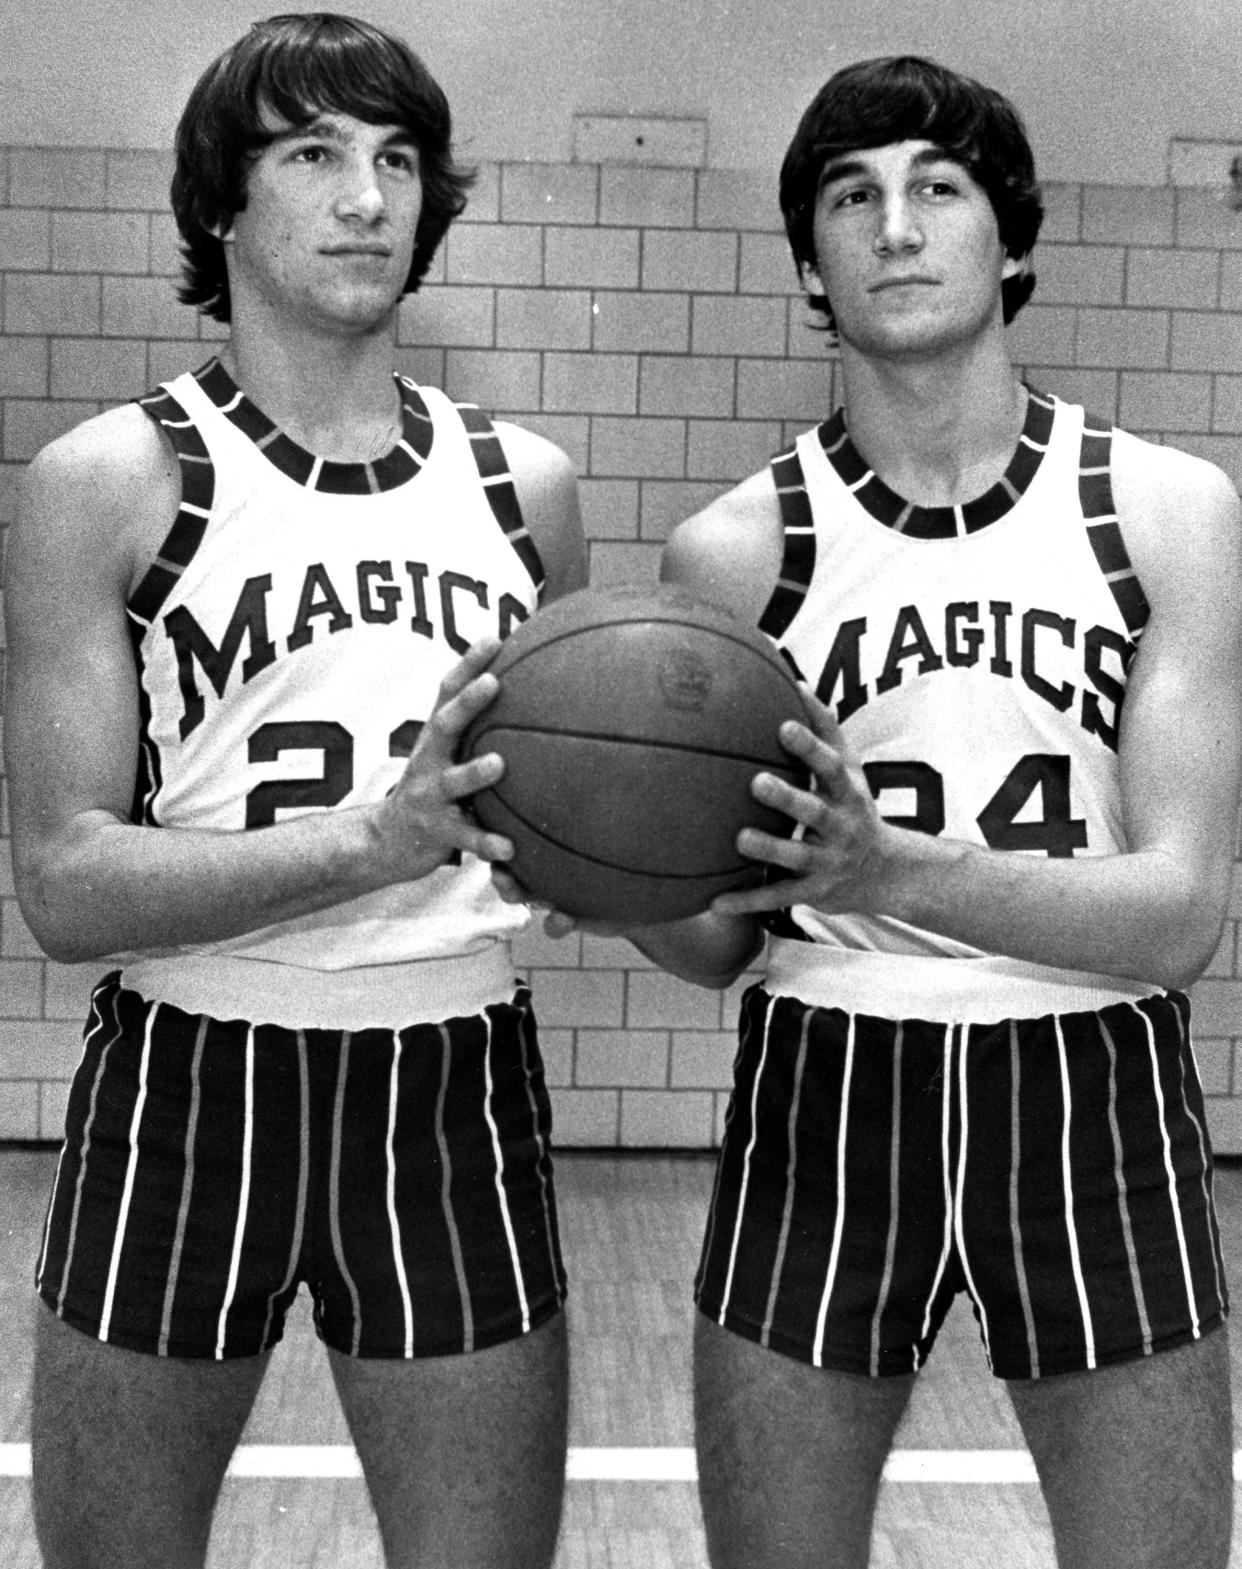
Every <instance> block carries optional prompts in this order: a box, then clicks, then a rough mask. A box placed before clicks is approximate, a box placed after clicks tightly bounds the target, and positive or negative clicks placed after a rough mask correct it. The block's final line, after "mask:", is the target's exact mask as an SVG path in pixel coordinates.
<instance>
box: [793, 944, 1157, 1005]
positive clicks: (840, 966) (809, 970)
mask: <svg viewBox="0 0 1242 1569" xmlns="http://www.w3.org/2000/svg"><path fill="white" fill-rule="evenodd" d="M763 984H764V985H765V986H766V988H767V989H768V991H770V992H776V993H779V994H781V995H783V996H786V997H797V998H799V999H800V1000H801V1001H802V1002H808V1003H811V1004H813V1005H814V1006H815V1007H818V1008H842V1009H844V1010H845V1012H847V1013H867V1014H871V1015H872V1016H873V1017H877V1018H881V1019H927V1020H930V1021H931V1022H933V1023H937V1024H967V1023H969V1024H994V1023H996V1022H998V1021H999V1020H1001V1019H1032V1018H1039V1017H1041V1016H1042V1015H1043V1014H1046V1013H1081V1012H1088V1011H1090V1012H1097V1011H1098V1010H1099V1009H1101V1008H1107V1007H1108V1006H1110V1004H1112V1003H1115V1002H1138V1001H1140V1000H1141V999H1142V998H1144V997H1150V996H1152V995H1153V994H1154V993H1158V992H1160V991H1162V989H1163V988H1161V987H1159V986H1145V985H1143V984H1142V983H1141V982H1139V981H1128V980H1121V979H1118V978H1117V977H1116V976H1111V975H1092V974H1088V973H1087V972H1086V971H1084V970H1056V969H1051V968H1049V967H1047V966H1045V965H1039V964H1025V963H1023V962H1022V961H1021V960H1020V959H1008V958H1004V957H1002V956H999V955H991V954H989V955H985V956H983V957H981V958H977V959H947V958H936V957H931V956H925V955H922V954H895V953H878V952H875V951H874V950H871V949H857V948H836V947H830V946H829V945H827V944H824V943H804V942H791V941H787V940H777V941H776V942H774V943H773V944H772V949H771V953H770V956H769V958H768V966H767V973H766V975H765V977H764V983H763Z"/></svg>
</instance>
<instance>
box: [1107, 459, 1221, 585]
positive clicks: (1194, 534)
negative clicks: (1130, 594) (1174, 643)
mask: <svg viewBox="0 0 1242 1569" xmlns="http://www.w3.org/2000/svg"><path fill="white" fill-rule="evenodd" d="M1111 476H1112V486H1113V501H1114V504H1115V506H1116V509H1117V517H1118V520H1119V521H1120V523H1121V528H1122V534H1123V536H1124V538H1125V541H1126V545H1127V549H1128V550H1129V552H1130V556H1131V559H1132V561H1133V563H1134V566H1135V569H1136V570H1137V572H1138V574H1139V578H1140V580H1141V581H1142V582H1143V583H1144V586H1145V587H1148V588H1149V592H1150V587H1151V586H1153V585H1154V586H1156V587H1157V588H1159V587H1160V586H1161V585H1162V583H1163V581H1164V580H1165V579H1169V580H1172V581H1174V582H1178V581H1180V582H1186V583H1188V584H1189V582H1190V580H1191V579H1194V578H1199V577H1200V576H1201V575H1204V574H1208V575H1210V574H1211V573H1213V572H1220V573H1223V574H1225V575H1226V576H1227V577H1229V578H1230V579H1231V580H1232V579H1234V578H1235V577H1236V576H1237V575H1238V574H1239V573H1242V503H1240V502H1239V499H1238V492H1237V490H1236V489H1235V488H1234V485H1233V483H1232V481H1231V480H1230V479H1229V477H1228V475H1227V474H1225V473H1224V472H1223V471H1222V470H1221V469H1219V468H1217V466H1216V465H1215V464H1214V463H1209V462H1207V461H1206V460H1205V459H1203V458H1200V457H1196V456H1195V455H1194V454H1193V453H1190V452H1183V451H1181V450H1180V449H1179V448H1176V447H1165V446H1161V445H1158V444H1157V443H1155V442H1151V441H1145V440H1143V439H1142V438H1141V437H1138V436H1132V435H1130V434H1129V432H1127V431H1123V430H1118V431H1115V432H1114V435H1113V449H1112V465H1111Z"/></svg>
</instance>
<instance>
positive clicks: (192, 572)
mask: <svg viewBox="0 0 1242 1569" xmlns="http://www.w3.org/2000/svg"><path fill="white" fill-rule="evenodd" d="M396 386H397V391H398V393H399V395H400V399H401V404H402V410H403V420H402V432H401V436H400V438H399V440H398V442H397V444H396V446H395V447H394V448H393V449H392V451H391V452H389V453H387V454H386V455H385V456H383V457H382V458H380V459H378V460H377V461H376V462H374V463H333V462H328V461H326V460H324V459H322V458H318V457H316V456H314V454H312V453H310V452H308V451H306V450H305V449H304V448H302V447H300V446H299V445H298V444H297V443H296V442H294V441H292V440H291V439H290V438H289V437H288V436H287V435H285V434H284V433H283V432H282V431H280V430H279V429H278V428H277V427H276V426H274V425H273V424H272V422H271V421H270V420H269V419H268V418H267V417H266V416H265V415H264V414H263V413H262V412H261V411H260V410H259V409H258V408H257V407H256V406H255V405H254V404H253V403H252V402H250V400H249V399H248V398H246V397H245V395H244V394H243V393H241V392H240V391H239V389H238V388H237V386H236V384H235V383H234V382H233V381H232V379H231V378H230V376H229V375H228V373H227V372H226V371H225V369H224V367H223V366H222V365H221V364H220V363H219V361H213V362H211V363H210V364H209V365H208V366H206V367H205V368H204V369H203V370H201V371H199V372H197V373H195V374H194V375H192V376H191V375H186V376H181V377H179V378H178V379H177V380H176V381H174V382H172V383H170V384H169V386H168V387H167V388H166V389H164V390H162V391H160V392H157V393H155V394H153V395H152V396H151V397H149V398H145V399H143V400H142V406H143V408H144V409H145V410H146V412H147V413H148V414H149V415H150V416H151V418H152V419H154V420H156V421H158V422H159V424H160V426H161V427H162V428H163V430H164V431H165V432H166V433H167V435H168V437H169V439H170V440H171V441H172V444H173V446H174V448H175V449H176V452H177V457H178V460H179V464H180V470H181V486H182V496H181V506H180V510H179V512H178V514H177V517H176V519H175V521H174V523H173V525H172V527H171V529H170V531H169V534H168V537H167V539H166V540H165V542H164V545H163V547H162V548H161V550H160V552H159V554H158V556H157V558H156V559H155V560H154V561H153V562H152V564H151V566H150V568H149V570H148V572H147V574H146V576H145V577H144V578H143V580H142V582H141V583H140V584H139V586H138V588H137V589H136V590H135V592H134V594H133V596H132V597H131V599H130V602H129V606H128V610H129V617H130V624H131V631H132V638H133V646H134V657H135V660H136V662H137V667H138V673H139V682H140V702H141V714H140V721H141V733H140V738H139V742H140V757H139V767H138V774H137V782H136V789H135V799H134V808H133V813H134V818H135V820H136V821H140V822H145V823H148V824H151V825H154V826H176V827H180V828H206V829H244V828H261V827H264V826H266V825H268V824H272V823H276V822H279V821H281V820H282V819H283V818H284V817H286V816H289V815H296V814H299V813H303V812H308V811H320V810H324V809H326V808H329V807H333V806H348V805H351V804H353V803H355V802H363V801H373V800H376V799H379V798H381V797H382V796H383V795H384V794H385V793H386V792H387V791H389V790H390V789H392V787H393V785H394V784H395V783H396V782H397V779H398V778H399V777H400V774H401V770H402V769H403V767H404V766H405V760H406V758H407V757H408V756H409V754H410V751H411V750H412V748H413V746H414V743H415V741H416V739H417V737H418V733H419V730H420V729H421V728H422V726H423V724H424V723H425V721H426V720H427V718H428V716H429V715H430V713H431V711H432V707H433V705H434V703H435V699H436V694H437V691H438V689H439V685H440V682H441V680H442V679H443V677H444V675H445V674H446V673H447V672H448V670H449V669H451V668H452V666H453V665H454V664H456V662H457V660H458V659H459V658H460V656H461V654H462V653H463V652H464V651H465V650H466V648H467V647H468V646H469V645H470V644H471V643H473V642H474V641H475V640H476V639H478V638H479V637H481V636H483V635H484V634H487V633H490V634H492V635H497V634H498V635H500V636H504V635H505V634H506V633H507V632H508V631H509V630H510V629H511V627H512V626H513V624H514V623H515V622H517V621H520V620H523V619H525V618H526V617H527V616H529V615H530V614H531V612H532V611H533V610H534V609H535V607H536V605H537V604H538V597H539V590H540V588H541V586H542V581H543V573H542V567H541V564H540V561H539V556H538V553H537V551H536V550H535V547H534V544H533V542H532V540H531V539H530V536H529V535H528V533H527V532H526V529H525V527H524V525H523V522H522V517H521V511H520V508H519V506H518V501H517V495H516V492H515V490H514V486H513V481H512V477H511V476H510V474H509V472H508V468H507V465H506V461H505V456H504V452H503V449H502V447H501V445H500V441H499V439H498V438H497V436H496V433H495V431H494V430H493V429H492V426H491V424H490V422H489V421H488V420H487V419H486V418H485V417H484V416H483V415H482V414H480V413H479V411H478V410H477V409H473V408H469V407H458V406H456V405H454V404H453V403H451V402H450V401H449V399H448V398H446V397H445V396H444V395H443V394H442V393H440V392H438V391H436V390H435V389H434V388H420V387H416V386H415V385H414V384H413V383H412V382H410V381H407V380H406V379H404V378H397V382H396ZM360 904H365V905H366V910H365V911H361V912H360V910H359V908H358V906H359V905H360ZM372 907H374V908H372ZM346 915H347V918H338V915H337V914H334V912H331V911H329V912H327V913H326V914H324V915H322V916H319V917H306V918H304V919H303V920H302V921H301V922H295V923H284V925H283V926H282V927H281V928H272V929H271V930H270V931H269V932H264V933H257V934H252V935H251V937H249V938H246V939H239V941H238V943H236V944H228V945H221V946H224V947H227V948H228V949H229V951H237V950H238V949H240V948H244V949H245V950H246V951H247V952H250V951H257V952H259V953H261V954H263V955H264V956H270V957H275V958H279V959H290V958H291V959H292V961H293V962H296V963H305V964H311V965H322V966H323V967H325V968H339V967H342V966H344V965H348V964H351V963H370V964H375V963H381V962H385V961H386V960H395V959H399V958H401V957H402V956H408V955H409V954H417V955H420V956H422V955H425V954H427V953H428V952H431V953H434V952H437V951H440V950H443V951H445V952H460V951H461V950H462V944H463V942H464V943H466V944H467V946H468V945H469V943H470V942H471V941H472V940H473V939H474V938H475V937H479V938H480V939H482V938H483V937H485V936H487V935H495V934H497V933H499V932H501V931H504V930H510V929H512V928H513V926H514V925H515V924H521V920H522V919H524V917H523V916H521V915H520V914H519V916H518V919H517V921H516V923H515V920H514V917H513V914H512V913H511V912H510V911H509V910H507V909H506V907H504V906H503V905H501V903H500V901H499V899H497V898H496V897H495V896H494V894H493V893H492V892H491V889H490V880H489V874H488V869H487V868H486V866H483V865H481V864H480V863H472V864H471V865H470V866H468V867H467V868H466V869H464V870H463V869H458V868H451V867H445V868H441V869H440V870H439V871H438V872H436V873H434V874H433V875H432V876H431V877H429V878H427V879H424V880H423V882H422V883H420V884H418V885H417V887H412V886H409V885H398V886H397V887H396V888H395V889H389V890H381V891H380V893H378V894H374V895H368V896H366V899H365V900H363V901H353V902H352V903H351V905H350V906H348V907H346ZM350 944H353V945H354V946H353V947H350V946H349V945H350ZM355 950H357V951H355Z"/></svg>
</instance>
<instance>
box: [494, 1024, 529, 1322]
mask: <svg viewBox="0 0 1242 1569" xmlns="http://www.w3.org/2000/svg"><path fill="white" fill-rule="evenodd" d="M483 1018H484V1021H485V1022H486V1025H487V1041H486V1043H485V1045H484V1051H483V1070H484V1074H485V1079H486V1089H485V1091H484V1096H483V1113H484V1115H485V1116H486V1118H487V1126H488V1128H489V1129H490V1130H491V1135H492V1151H493V1153H494V1155H495V1159H496V1165H495V1179H494V1180H495V1184H496V1198H497V1200H498V1201H499V1204H500V1218H501V1219H502V1220H503V1221H504V1226H505V1240H506V1241H507V1242H508V1244H509V1261H510V1263H511V1264H512V1266H513V1280H514V1284H515V1285H516V1286H517V1292H518V1303H519V1305H520V1307H521V1309H522V1333H523V1334H526V1333H527V1332H528V1331H529V1329H530V1304H529V1302H528V1301H527V1300H526V1281H525V1280H524V1278H523V1276H522V1259H521V1255H520V1254H519V1253H518V1245H517V1238H516V1237H515V1236H514V1235H513V1217H512V1216H511V1215H510V1214H509V1200H508V1197H507V1195H506V1194H505V1158H504V1153H503V1151H502V1150H501V1148H500V1129H499V1128H498V1127H497V1126H496V1119H495V1117H494V1116H493V1115H492V1091H493V1089H494V1082H493V1079H492V1020H491V1015H490V1014H484V1015H483Z"/></svg>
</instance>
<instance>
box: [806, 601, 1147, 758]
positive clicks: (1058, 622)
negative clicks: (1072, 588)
mask: <svg viewBox="0 0 1242 1569" xmlns="http://www.w3.org/2000/svg"><path fill="white" fill-rule="evenodd" d="M873 619H874V618H873ZM1133 652H1134V645H1133V643H1132V642H1131V641H1130V639H1129V638H1127V637H1123V636H1122V635H1121V634H1119V633H1118V632H1116V631H1115V630H1114V629H1113V628H1111V627H1102V626H1091V627H1088V628H1087V629H1086V630H1085V631H1083V632H1080V631H1079V628H1078V625H1077V623H1076V622H1075V621H1074V619H1073V617H1071V616H1063V615H1060V614H1058V613H1057V612H1056V611H1055V610H1047V609H1042V608H1040V607H1038V606H1031V607H1030V608H1028V609H1023V608H1022V607H1021V606H1016V607H1015V605H1014V604H1013V603H1012V601H1010V600H1005V599H993V600H989V601H988V602H987V603H986V604H984V605H983V606H982V607H981V606H980V604H979V601H978V600H960V599H958V600H953V601H951V602H950V603H949V604H947V605H936V606H931V605H926V604H924V605H923V606H919V605H917V604H915V605H902V606H901V607H900V608H899V609H898V610H897V612H896V614H895V615H894V616H893V617H892V619H891V621H890V622H889V623H888V624H887V625H885V626H882V627H877V626H875V625H873V624H870V625H869V623H868V620H867V617H866V616H858V617H855V618H854V619H852V620H849V621H845V622H842V623H841V624H840V625H839V626H838V628H837V634H836V637H835V638H834V639H833V643H832V647H831V648H830V649H829V651H828V657H827V659H826V660H825V662H824V666H823V669H822V670H821V671H820V672H819V674H818V677H817V679H816V682H815V691H816V696H817V697H819V699H820V700H821V701H822V702H824V703H827V704H829V705H835V712H836V716H837V719H838V720H839V721H841V722H842V723H844V721H845V720H846V719H848V718H849V717H850V715H851V714H853V713H856V712H857V710H858V709H860V708H861V707H862V706H863V705H864V704H865V703H867V702H868V701H870V699H871V697H872V696H881V695H883V694H884V693H885V692H891V691H893V690H894V689H895V688H896V687H899V686H901V685H902V684H903V682H908V681H911V680H916V679H917V678H918V677H919V676H926V675H931V674H932V673H934V672H935V671H938V670H945V669H946V668H947V669H950V670H974V671H981V672H982V671H986V673H987V674H989V675H993V676H999V677H1002V678H1005V679H1009V680H1018V681H1021V682H1022V683H1023V685H1025V686H1026V687H1027V688H1028V689H1029V690H1030V691H1031V692H1033V693H1034V694H1035V696H1037V697H1039V698H1040V699H1042V701H1043V702H1045V703H1047V704H1049V706H1050V707H1052V708H1054V709H1056V711H1057V712H1058V713H1062V714H1064V713H1068V712H1070V711H1073V712H1074V713H1075V714H1076V715H1077V717H1078V722H1079V724H1081V726H1082V728H1083V729H1084V730H1086V731H1087V732H1088V733H1089V734H1091V735H1095V736H1098V737H1099V738H1100V740H1101V741H1103V742H1104V744H1105V745H1106V746H1110V747H1112V749H1113V750H1114V751H1116V749H1117V727H1118V722H1119V720H1120V717H1121V703H1122V698H1123V697H1124V695H1125V676H1126V670H1127V667H1128V665H1129V662H1130V659H1131V657H1132V656H1133Z"/></svg>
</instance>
